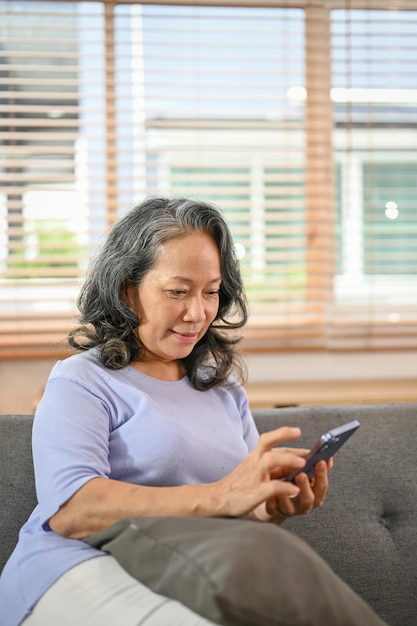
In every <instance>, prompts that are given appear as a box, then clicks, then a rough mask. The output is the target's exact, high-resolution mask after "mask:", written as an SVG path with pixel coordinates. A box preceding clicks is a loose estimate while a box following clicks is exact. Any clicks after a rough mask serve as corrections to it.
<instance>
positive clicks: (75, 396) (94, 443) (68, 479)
mask: <svg viewBox="0 0 417 626" xmlns="http://www.w3.org/2000/svg"><path fill="white" fill-rule="evenodd" d="M110 423H111V422H110V414H109V410H108V408H107V406H106V402H105V399H104V398H101V397H100V396H99V395H97V394H96V393H94V392H93V390H92V389H89V388H88V387H87V386H84V385H83V384H82V383H81V382H80V381H76V380H70V379H66V378H52V379H50V380H49V381H48V383H47V385H46V388H45V392H44V395H43V398H42V400H41V402H40V403H39V406H38V409H37V411H36V415H35V419H34V425H33V436H32V449H33V463H34V470H35V484H36V492H37V498H38V503H39V510H40V515H41V523H42V524H43V526H46V527H48V525H47V522H48V520H49V519H50V517H52V515H54V514H55V513H56V512H57V511H58V509H59V507H60V506H61V505H62V504H64V502H66V501H67V500H68V499H69V498H70V497H71V496H72V495H73V494H74V493H75V492H76V491H78V489H80V488H81V487H82V486H83V485H84V484H85V483H86V482H87V481H89V480H91V479H92V478H96V477H108V476H109V473H110V465H109V460H108V457H109V433H110Z"/></svg>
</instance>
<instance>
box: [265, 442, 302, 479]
mask: <svg viewBox="0 0 417 626" xmlns="http://www.w3.org/2000/svg"><path fill="white" fill-rule="evenodd" d="M262 458H263V462H264V463H265V466H264V467H266V468H267V470H268V471H269V473H270V476H271V478H276V479H280V478H285V476H287V475H288V474H289V473H290V472H291V471H292V470H293V469H302V468H303V467H304V465H305V454H304V451H303V450H300V451H299V450H297V449H292V448H273V449H272V450H270V451H269V452H265V453H264V454H263V457H262Z"/></svg>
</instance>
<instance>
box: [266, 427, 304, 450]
mask: <svg viewBox="0 0 417 626" xmlns="http://www.w3.org/2000/svg"><path fill="white" fill-rule="evenodd" d="M300 436H301V430H300V429H299V428H292V427H290V426H281V428H276V429H274V430H269V431H267V432H266V433H262V435H260V437H259V441H258V448H259V449H260V450H261V451H265V450H270V449H271V448H272V447H273V446H275V445H277V444H279V443H283V442H284V441H293V440H294V439H298V438H299V437H300Z"/></svg>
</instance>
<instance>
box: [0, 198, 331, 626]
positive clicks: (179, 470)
mask: <svg viewBox="0 0 417 626" xmlns="http://www.w3.org/2000/svg"><path fill="white" fill-rule="evenodd" d="M79 307H80V311H81V317H80V324H79V326H77V327H76V328H75V329H74V330H73V331H72V332H71V333H70V336H69V342H70V345H71V346H72V347H75V348H77V349H78V353H77V354H75V355H72V356H70V357H69V358H67V359H65V360H63V361H61V362H58V363H57V364H56V365H55V367H54V368H53V370H52V372H51V374H50V377H49V380H48V383H47V385H46V389H45V392H44V395H43V398H42V400H41V402H40V404H39V406H38V409H37V412H36V416H35V421H34V432H33V456H34V465H35V475H36V486H37V495H38V502H39V504H38V506H37V507H36V509H35V510H34V511H33V514H32V515H31V517H30V518H29V520H28V521H27V523H26V524H25V525H24V526H23V528H22V530H21V533H20V537H19V541H18V544H17V546H16V549H15V551H14V553H13V555H12V556H11V558H10V560H9V562H8V564H7V565H6V568H5V570H4V572H3V575H2V578H1V585H0V600H1V612H0V621H1V624H2V626H17V625H18V624H20V623H24V624H25V626H47V625H49V624H51V625H52V624H59V626H65V625H74V626H75V625H77V626H80V625H82V626H84V625H89V626H91V625H96V624H97V626H98V625H100V626H110V625H111V626H114V624H117V626H133V625H136V624H145V625H161V626H162V625H164V626H166V625H178V626H191V625H195V626H197V625H203V624H209V623H211V622H209V621H207V620H206V619H205V618H203V617H202V616H200V615H198V614H196V613H195V612H193V611H191V610H190V609H189V608H187V607H185V606H184V605H182V604H181V603H180V602H178V601H175V600H173V599H167V598H165V597H162V596H160V595H158V594H156V593H154V592H152V591H151V590H150V589H148V588H147V587H146V586H145V585H143V584H142V583H140V582H139V581H138V580H136V579H134V578H133V577H131V576H130V575H129V574H127V573H126V571H125V570H124V569H123V568H122V567H121V566H120V564H119V563H118V562H117V560H116V559H115V558H114V557H113V556H111V555H108V554H105V553H104V552H102V551H101V550H98V549H96V548H94V547H91V545H89V544H87V543H86V542H85V541H83V539H84V538H86V537H87V536H89V535H91V534H92V533H95V532H97V531H99V530H101V529H103V528H106V527H108V526H110V525H112V524H113V523H114V522H117V521H118V520H122V519H124V518H127V517H131V516H136V517H149V516H175V517H181V516H184V517H206V518H210V517H211V518H213V517H222V518H228V517H230V518H239V517H243V518H249V519H250V520H254V521H258V522H272V523H277V524H281V523H282V522H283V521H284V520H285V519H286V518H287V517H290V516H293V515H297V514H305V513H308V512H309V511H311V510H312V509H313V508H314V507H318V506H320V505H322V503H323V501H324V498H325V496H326V492H327V486H328V482H327V473H328V467H327V465H326V463H325V462H321V463H319V464H318V465H317V467H316V472H315V477H314V480H313V481H309V480H308V478H307V476H306V475H305V474H303V473H301V474H299V475H298V476H297V478H296V481H295V484H293V483H291V482H286V481H284V480H277V479H278V478H282V477H284V476H285V475H286V474H287V473H288V472H289V471H290V470H292V469H295V468H302V467H303V466H304V463H305V460H304V457H305V456H306V454H307V452H308V451H307V450H304V449H297V448H286V447H284V446H282V445H280V446H278V445H277V444H283V443H284V442H285V441H290V440H295V439H296V438H297V437H299V435H300V431H299V429H297V428H289V427H288V428H280V429H278V430H275V431H272V432H270V433H268V434H264V435H262V436H261V437H259V435H258V433H257V430H256V427H255V424H254V421H253V418H252V415H251V413H250V410H249V408H248V401H247V397H246V394H245V391H244V389H243V388H242V386H241V384H240V383H239V382H238V380H239V368H238V367H237V361H236V358H235V354H234V348H235V344H236V329H239V328H241V327H242V326H243V325H244V324H245V322H246V319H247V310H246V304H245V297H244V291H243V286H242V280H241V276H240V271H239V266H238V262H237V259H236V257H235V254H234V245H233V241H232V237H231V233H230V231H229V228H228V226H227V224H226V222H225V220H224V218H223V217H222V214H221V212H220V211H219V210H218V209H217V208H216V207H215V206H212V205H210V204H207V203H205V202H201V201H197V200H190V199H185V198H174V199H169V198H163V197H154V198H149V199H146V200H145V201H144V202H143V203H141V204H139V205H138V206H135V207H134V208H133V209H132V210H131V211H130V212H128V213H127V214H126V215H124V216H123V217H122V218H121V219H120V220H119V221H118V222H117V223H116V225H115V226H114V227H113V229H112V231H111V233H110V235H109V237H108V239H107V241H106V242H105V244H104V246H103V248H102V251H101V253H100V254H99V255H98V257H97V258H96V260H95V262H94V264H93V266H92V269H91V271H90V274H89V277H88V280H87V281H86V283H85V286H84V288H83V289H82V292H81V295H80V300H79ZM246 523H250V522H246ZM277 567H279V555H277Z"/></svg>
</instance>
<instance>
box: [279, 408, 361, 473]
mask: <svg viewBox="0 0 417 626" xmlns="http://www.w3.org/2000/svg"><path fill="white" fill-rule="evenodd" d="M359 426H360V423H359V422H358V421H357V420H354V421H353V422H348V423H347V424H343V425H342V426H338V427H337V428H333V429H332V430H329V431H328V432H327V433H325V434H324V435H322V436H321V437H320V440H319V441H318V443H317V444H316V445H315V446H314V448H313V449H312V450H310V452H309V453H308V455H307V457H306V464H305V466H304V467H302V468H301V469H295V470H293V471H292V472H290V474H288V476H287V477H286V478H285V480H288V481H291V482H294V478H295V477H296V476H297V474H300V472H303V473H304V474H307V476H308V477H309V478H310V480H311V479H312V478H313V476H314V466H315V465H316V463H317V462H318V461H321V460H324V461H328V460H329V459H330V458H331V457H332V456H334V455H335V454H336V452H337V451H338V450H339V449H340V448H341V447H342V446H343V444H344V443H345V442H346V441H347V440H348V439H349V437H351V436H352V435H353V433H354V432H356V431H357V430H358V428H359Z"/></svg>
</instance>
